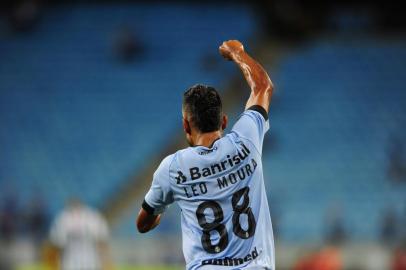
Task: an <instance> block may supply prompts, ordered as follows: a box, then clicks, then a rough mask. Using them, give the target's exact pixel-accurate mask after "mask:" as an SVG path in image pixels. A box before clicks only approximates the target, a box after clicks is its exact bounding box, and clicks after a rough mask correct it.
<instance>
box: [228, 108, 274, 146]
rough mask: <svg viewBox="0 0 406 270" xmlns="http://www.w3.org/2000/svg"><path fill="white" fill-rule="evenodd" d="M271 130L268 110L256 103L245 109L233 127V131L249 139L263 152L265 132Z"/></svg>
mask: <svg viewBox="0 0 406 270" xmlns="http://www.w3.org/2000/svg"><path fill="white" fill-rule="evenodd" d="M268 130H269V119H268V113H267V112H266V110H265V109H264V108H263V107H261V106H259V105H254V106H251V107H249V108H248V109H247V110H245V111H244V112H243V113H242V114H241V116H240V118H239V119H238V120H237V122H236V123H235V124H234V126H233V128H232V132H235V133H237V134H238V136H240V137H242V138H244V139H246V140H249V141H250V142H251V143H252V144H254V146H255V147H256V148H257V150H258V151H259V152H260V153H262V145H263V141H264V137H265V133H266V132H267V131H268Z"/></svg>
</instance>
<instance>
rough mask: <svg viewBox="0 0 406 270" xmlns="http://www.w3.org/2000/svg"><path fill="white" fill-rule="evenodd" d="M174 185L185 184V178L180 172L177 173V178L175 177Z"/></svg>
mask: <svg viewBox="0 0 406 270" xmlns="http://www.w3.org/2000/svg"><path fill="white" fill-rule="evenodd" d="M175 179H176V184H178V185H179V184H182V183H185V182H186V176H185V175H184V174H183V172H182V171H178V176H176V177H175Z"/></svg>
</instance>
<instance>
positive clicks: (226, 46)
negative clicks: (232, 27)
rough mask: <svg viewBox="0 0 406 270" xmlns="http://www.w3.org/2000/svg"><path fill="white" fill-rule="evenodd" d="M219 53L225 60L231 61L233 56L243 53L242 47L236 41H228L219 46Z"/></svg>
mask: <svg viewBox="0 0 406 270" xmlns="http://www.w3.org/2000/svg"><path fill="white" fill-rule="evenodd" d="M219 51H220V54H221V55H222V56H223V57H224V58H225V59H227V60H233V57H234V56H235V55H238V54H240V53H242V52H244V46H243V45H242V44H241V42H239V41H238V40H228V41H224V42H223V44H221V46H220V48H219Z"/></svg>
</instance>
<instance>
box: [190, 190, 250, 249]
mask: <svg viewBox="0 0 406 270" xmlns="http://www.w3.org/2000/svg"><path fill="white" fill-rule="evenodd" d="M249 191H250V188H249V187H245V188H243V189H240V190H238V191H236V192H235V193H234V194H233V197H232V199H231V205H232V206H233V211H234V214H233V232H234V234H235V235H236V236H238V237H239V238H241V239H248V238H250V237H252V236H253V235H254V234H255V228H256V226H257V223H256V221H255V217H254V214H253V213H252V209H251V207H249V202H250V199H249V197H248V192H249ZM241 198H242V203H241V204H240V205H239V204H238V202H239V201H240V200H241ZM207 208H210V209H211V210H212V211H213V214H214V220H213V221H212V222H208V221H207V219H206V215H205V214H204V211H205V210H206V209H207ZM242 214H245V215H247V217H248V228H247V229H246V230H244V229H243V228H242V227H241V224H240V216H241V215H242ZM196 217H197V220H198V222H199V225H200V227H202V229H203V233H202V246H203V249H204V250H205V251H207V252H208V253H219V252H221V251H223V250H224V249H225V248H226V247H227V245H228V234H227V230H226V226H225V225H224V224H222V223H221V222H222V221H223V219H224V215H223V209H221V206H220V204H218V203H217V202H216V201H204V202H202V203H201V204H200V205H199V206H198V207H197V209H196ZM212 231H217V232H218V233H219V235H220V240H219V242H218V243H217V244H215V245H213V244H212V243H211V239H210V233H211V232H212Z"/></svg>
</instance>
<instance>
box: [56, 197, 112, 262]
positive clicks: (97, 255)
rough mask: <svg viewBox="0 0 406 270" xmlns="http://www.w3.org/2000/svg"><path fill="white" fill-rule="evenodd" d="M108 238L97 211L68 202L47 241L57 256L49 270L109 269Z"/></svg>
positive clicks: (103, 222)
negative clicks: (51, 269) (52, 269)
mask: <svg viewBox="0 0 406 270" xmlns="http://www.w3.org/2000/svg"><path fill="white" fill-rule="evenodd" d="M108 237H109V229H108V225H107V222H106V220H105V219H104V217H103V216H102V215H101V214H100V213H99V212H98V211H96V210H95V209H91V208H90V207H88V206H86V205H84V204H83V203H81V202H80V201H79V200H77V199H72V200H70V201H69V203H68V204H67V207H66V208H65V209H64V210H63V211H62V212H61V213H60V214H59V215H58V216H57V217H56V219H55V221H54V223H53V225H52V228H51V232H50V241H51V244H52V246H53V248H54V252H56V254H57V256H56V258H55V259H54V262H53V265H52V266H53V267H52V268H54V269H55V268H56V269H62V270H65V269H66V270H67V269H69V270H85V269H86V270H87V269H94V270H98V269H112V264H111V261H110V255H109V247H108Z"/></svg>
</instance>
